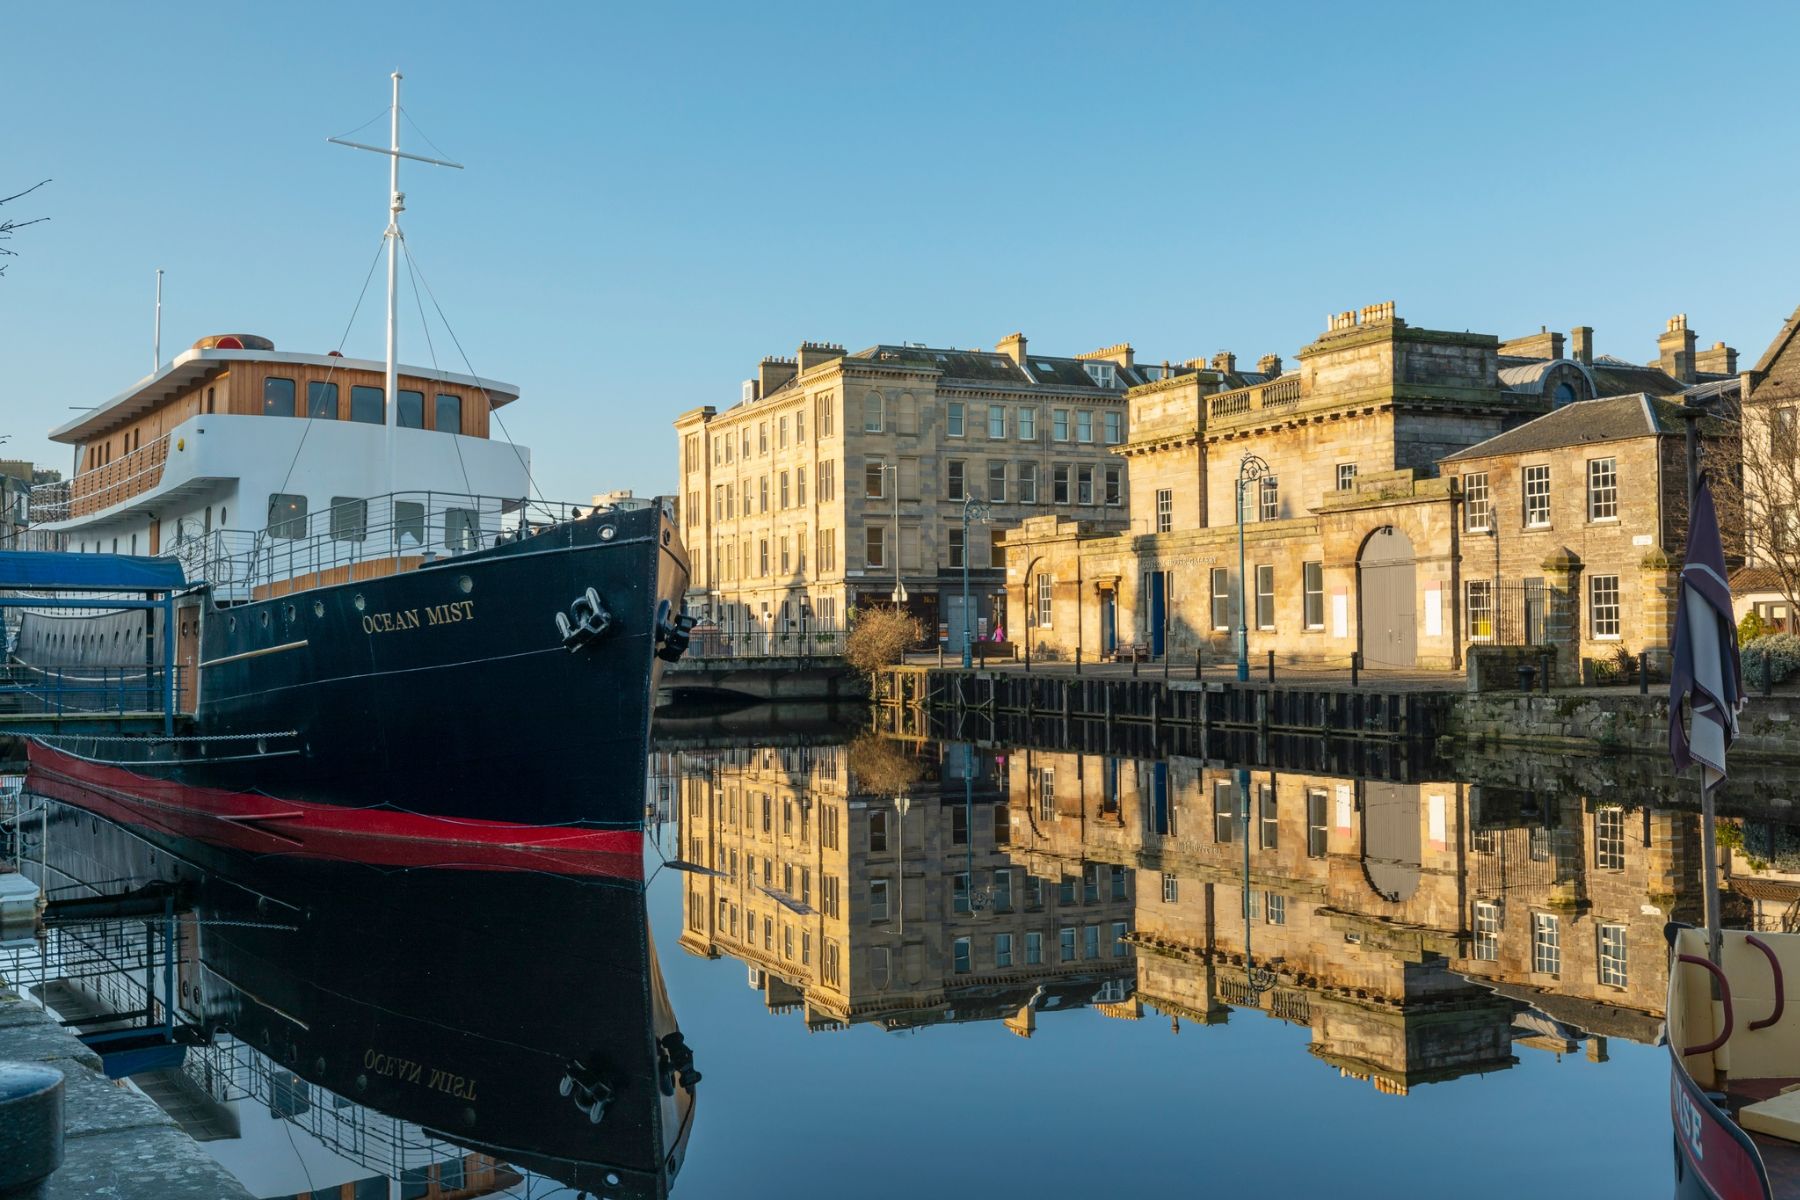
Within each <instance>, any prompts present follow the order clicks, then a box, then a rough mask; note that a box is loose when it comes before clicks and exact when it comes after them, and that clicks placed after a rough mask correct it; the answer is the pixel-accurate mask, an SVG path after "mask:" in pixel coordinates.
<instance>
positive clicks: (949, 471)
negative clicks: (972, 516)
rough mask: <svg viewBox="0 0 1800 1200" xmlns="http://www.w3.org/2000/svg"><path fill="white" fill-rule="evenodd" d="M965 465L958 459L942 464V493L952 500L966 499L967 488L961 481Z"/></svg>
mask: <svg viewBox="0 0 1800 1200" xmlns="http://www.w3.org/2000/svg"><path fill="white" fill-rule="evenodd" d="M966 465H967V464H965V463H964V462H963V460H962V459H960V458H952V459H949V460H948V461H946V462H945V463H944V492H945V495H947V496H949V497H950V499H952V500H965V499H967V498H968V495H969V491H968V487H967V485H966V484H965V482H964V480H963V472H964V468H965V467H966Z"/></svg>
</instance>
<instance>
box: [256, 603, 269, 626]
mask: <svg viewBox="0 0 1800 1200" xmlns="http://www.w3.org/2000/svg"><path fill="white" fill-rule="evenodd" d="M257 615H258V616H260V617H261V618H262V627H263V628H264V629H267V628H268V627H269V610H268V609H266V608H265V609H263V610H262V612H260V613H258V614H257Z"/></svg>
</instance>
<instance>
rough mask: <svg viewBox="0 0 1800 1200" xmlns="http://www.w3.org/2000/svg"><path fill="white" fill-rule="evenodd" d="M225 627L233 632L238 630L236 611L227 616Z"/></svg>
mask: <svg viewBox="0 0 1800 1200" xmlns="http://www.w3.org/2000/svg"><path fill="white" fill-rule="evenodd" d="M225 628H226V630H227V631H228V632H231V633H236V632H237V614H236V613H233V614H232V615H231V616H229V617H226V618H225Z"/></svg>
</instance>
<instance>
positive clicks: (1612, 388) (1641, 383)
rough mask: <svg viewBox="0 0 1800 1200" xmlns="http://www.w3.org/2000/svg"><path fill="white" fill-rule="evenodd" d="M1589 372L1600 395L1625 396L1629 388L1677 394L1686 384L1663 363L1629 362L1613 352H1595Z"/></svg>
mask: <svg viewBox="0 0 1800 1200" xmlns="http://www.w3.org/2000/svg"><path fill="white" fill-rule="evenodd" d="M1588 373H1589V374H1590V375H1592V376H1593V377H1594V392H1595V394H1596V395H1599V396H1622V395H1624V394H1625V393H1627V392H1648V393H1649V394H1650V395H1652V396H1678V395H1680V394H1681V392H1682V389H1683V388H1685V387H1686V386H1687V385H1685V384H1683V383H1682V382H1681V380H1679V379H1677V378H1675V377H1674V376H1673V375H1670V374H1669V373H1668V372H1667V371H1664V370H1663V369H1662V368H1661V367H1646V366H1642V365H1640V364H1638V363H1633V362H1626V361H1625V360H1624V359H1622V358H1614V357H1613V356H1612V355H1610V354H1597V355H1595V356H1594V361H1593V363H1591V364H1590V365H1589V367H1588Z"/></svg>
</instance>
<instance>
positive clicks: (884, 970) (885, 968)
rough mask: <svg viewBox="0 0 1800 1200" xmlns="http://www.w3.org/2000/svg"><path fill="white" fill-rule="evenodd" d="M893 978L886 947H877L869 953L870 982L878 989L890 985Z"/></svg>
mask: <svg viewBox="0 0 1800 1200" xmlns="http://www.w3.org/2000/svg"><path fill="white" fill-rule="evenodd" d="M891 977H892V967H891V964H890V956H889V953H888V948H887V947H886V946H876V947H875V948H874V949H873V950H871V951H870V952H869V982H870V983H872V984H874V985H875V986H876V987H878V988H884V987H886V986H887V985H888V980H889V979H890V978H891Z"/></svg>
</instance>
